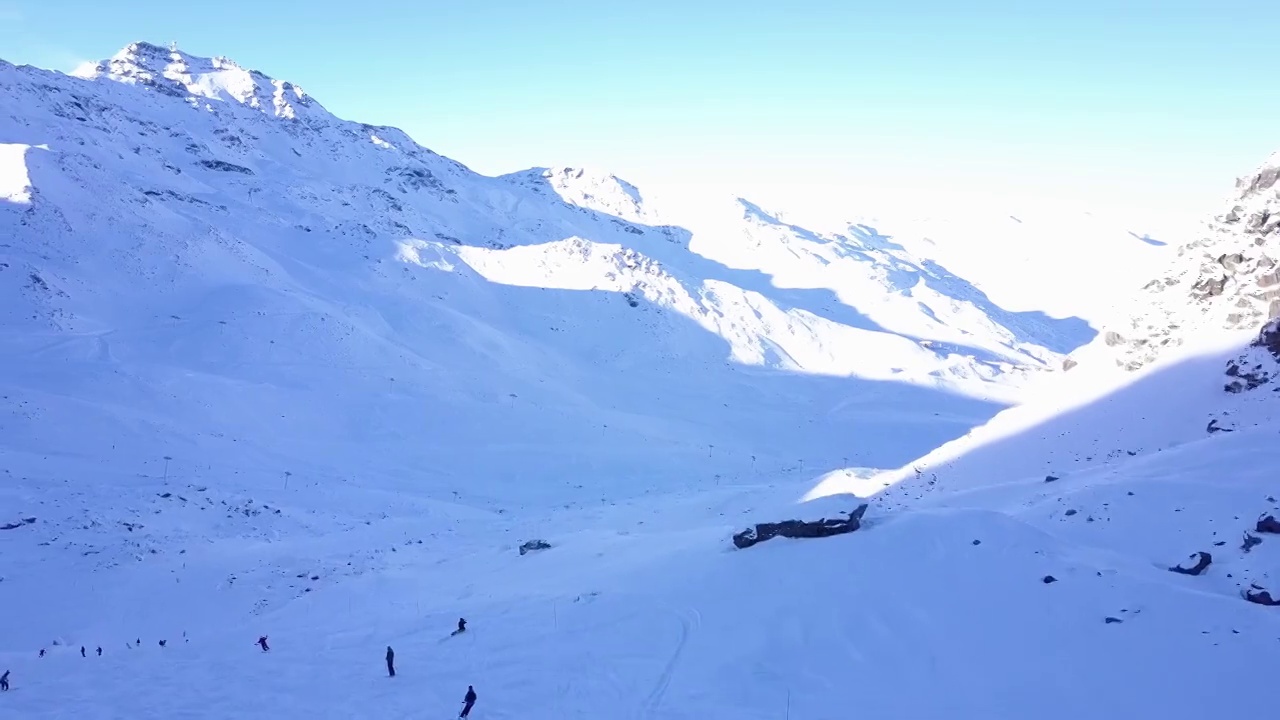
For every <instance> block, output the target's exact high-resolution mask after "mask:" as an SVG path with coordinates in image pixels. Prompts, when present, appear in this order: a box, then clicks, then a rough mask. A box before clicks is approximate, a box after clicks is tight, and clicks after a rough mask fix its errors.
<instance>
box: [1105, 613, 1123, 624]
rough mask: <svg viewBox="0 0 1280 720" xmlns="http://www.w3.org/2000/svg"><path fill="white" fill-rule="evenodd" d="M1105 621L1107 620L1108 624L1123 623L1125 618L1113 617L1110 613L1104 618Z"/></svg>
mask: <svg viewBox="0 0 1280 720" xmlns="http://www.w3.org/2000/svg"><path fill="white" fill-rule="evenodd" d="M1103 622H1105V623H1106V624H1108V625H1110V624H1111V623H1122V622H1124V621H1123V620H1121V619H1120V618H1118V617H1111V616H1110V615H1108V616H1107V617H1106V618H1105V619H1104V620H1103Z"/></svg>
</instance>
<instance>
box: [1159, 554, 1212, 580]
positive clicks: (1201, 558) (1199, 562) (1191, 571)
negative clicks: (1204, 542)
mask: <svg viewBox="0 0 1280 720" xmlns="http://www.w3.org/2000/svg"><path fill="white" fill-rule="evenodd" d="M1191 557H1193V558H1196V564H1195V566H1194V567H1189V568H1184V567H1182V566H1181V565H1174V566H1173V567H1171V568H1169V572H1176V573H1181V574H1183V575H1199V574H1200V573H1202V572H1204V571H1205V569H1206V568H1208V567H1209V565H1210V564H1211V563H1212V562H1213V556H1212V555H1210V554H1209V553H1207V552H1203V551H1202V552H1197V553H1194V554H1192V556H1191Z"/></svg>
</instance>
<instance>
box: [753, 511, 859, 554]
mask: <svg viewBox="0 0 1280 720" xmlns="http://www.w3.org/2000/svg"><path fill="white" fill-rule="evenodd" d="M866 512H867V504H866V503H863V504H861V505H859V506H858V507H857V509H855V510H853V511H852V512H848V513H843V515H844V516H845V517H842V518H841V517H837V518H819V519H817V520H783V521H782V522H776V523H757V524H756V526H755V527H752V528H747V529H746V530H743V531H742V532H739V533H735V534H734V536H733V544H734V545H736V546H738V547H739V548H749V547H751V546H752V545H755V544H756V543H761V542H764V541H765V540H768V539H770V538H774V537H779V536H781V537H789V538H817V537H829V536H831V535H843V534H844V533H851V532H853V531H854V530H857V529H858V528H859V527H861V526H862V516H863V514H864V513H866Z"/></svg>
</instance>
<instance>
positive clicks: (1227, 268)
mask: <svg viewBox="0 0 1280 720" xmlns="http://www.w3.org/2000/svg"><path fill="white" fill-rule="evenodd" d="M1277 179H1280V153H1277V154H1275V155H1272V156H1271V157H1270V158H1269V159H1268V160H1267V161H1266V162H1265V163H1263V164H1262V165H1261V166H1260V167H1259V168H1258V169H1257V171H1256V172H1254V173H1253V174H1252V175H1249V176H1247V177H1245V178H1242V179H1240V180H1239V181H1237V183H1236V191H1235V192H1234V193H1233V194H1232V196H1231V198H1230V199H1229V200H1228V201H1227V203H1226V208H1225V209H1224V210H1223V212H1221V213H1220V214H1218V215H1217V216H1216V217H1214V218H1213V219H1212V220H1210V221H1209V222H1207V223H1206V224H1205V226H1204V227H1203V229H1202V232H1200V233H1199V236H1198V237H1197V238H1196V239H1195V240H1193V241H1191V242H1188V243H1186V244H1184V245H1182V246H1181V247H1179V248H1178V250H1177V255H1176V257H1175V258H1173V259H1172V260H1171V261H1170V263H1169V267H1168V268H1167V269H1166V271H1165V272H1164V274H1162V276H1160V277H1158V278H1156V279H1154V280H1151V281H1150V282H1149V283H1147V285H1146V286H1145V287H1144V288H1143V290H1142V293H1141V295H1140V296H1139V297H1138V298H1137V300H1136V303H1135V304H1136V306H1137V308H1138V311H1137V312H1136V313H1133V314H1132V316H1131V317H1130V318H1129V319H1128V320H1127V321H1125V322H1120V323H1117V324H1115V325H1114V326H1112V327H1109V328H1107V329H1106V332H1105V333H1104V334H1103V335H1102V337H1101V338H1100V339H1099V341H1098V347H1090V348H1085V349H1084V350H1082V351H1081V352H1080V353H1079V358H1078V359H1079V360H1080V361H1083V360H1084V358H1086V357H1095V356H1096V357H1109V358H1112V359H1113V360H1114V362H1115V364H1116V365H1118V366H1120V367H1122V368H1124V369H1125V370H1137V369H1139V368H1142V367H1144V366H1146V365H1148V364H1150V363H1152V362H1154V361H1156V360H1158V359H1160V358H1161V357H1163V356H1164V355H1165V354H1167V353H1170V352H1173V351H1175V350H1176V351H1178V352H1184V351H1187V350H1190V349H1193V346H1199V345H1205V346H1216V345H1222V344H1230V343H1233V342H1238V343H1240V344H1243V343H1245V342H1247V341H1248V340H1249V338H1250V337H1251V336H1253V335H1254V334H1256V333H1258V331H1259V330H1260V329H1262V328H1263V326H1264V325H1266V324H1267V323H1268V321H1271V320H1275V319H1276V318H1278V317H1280V269H1278V268H1277V261H1276V258H1277V254H1278V253H1277V249H1276V247H1275V246H1276V243H1277V240H1276V238H1277V236H1278V235H1280V233H1277V228H1280V188H1278V187H1277V186H1276V183H1277ZM1075 360H1076V358H1073V359H1069V360H1068V362H1067V365H1068V366H1070V365H1072V364H1074V361H1075Z"/></svg>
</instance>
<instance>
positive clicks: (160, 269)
mask: <svg viewBox="0 0 1280 720" xmlns="http://www.w3.org/2000/svg"><path fill="white" fill-rule="evenodd" d="M77 75H78V77H69V76H63V75H59V74H56V73H48V72H44V71H40V70H36V69H33V68H27V67H14V66H12V65H7V64H4V63H0V143H2V144H0V323H2V324H3V330H4V332H2V333H0V368H2V369H3V372H0V620H3V625H0V627H2V628H3V632H0V672H3V671H4V670H10V671H11V673H12V674H11V676H10V681H11V683H12V690H11V691H10V692H8V693H0V717H14V718H24V719H26V718H37V719H38V718H63V717H77V718H85V719H86V720H95V719H97V718H112V719H116V718H130V719H146V718H157V719H159V718H165V719H169V718H281V717H299V718H302V717H306V718H388V717H390V718H400V717H403V718H409V717H415V718H416V717H442V718H447V717H453V716H454V715H455V714H456V713H457V712H458V711H459V709H460V707H461V701H462V696H463V694H464V693H465V692H466V689H467V686H468V685H474V686H475V689H476V692H477V694H478V695H479V700H478V702H477V704H476V706H475V710H474V711H473V713H472V715H471V717H472V718H477V719H479V720H499V719H501V718H522V719H524V720H539V719H541V718H547V719H551V718H555V719H556V720H563V719H564V718H593V719H598V718H637V719H639V718H653V719H655V720H656V719H659V718H668V719H671V720H676V719H678V718H700V719H705V718H720V717H724V718H737V719H743V720H746V719H751V718H760V719H761V720H763V719H765V718H771V719H772V718H790V717H795V718H806V719H809V720H821V719H825V718H830V719H832V720H835V719H837V718H847V717H851V716H853V717H860V716H868V717H894V718H935V717H946V718H950V719H953V720H956V719H964V718H974V719H978V718H983V719H985V718H1021V717H1035V718H1039V719H1042V720H1054V719H1056V718H1063V719H1066V718H1071V719H1072V720H1076V719H1077V718H1080V717H1091V718H1133V717H1146V716H1152V717H1161V718H1166V719H1167V718H1203V717H1207V716H1213V717H1235V716H1243V715H1245V714H1246V713H1256V711H1257V709H1258V708H1260V707H1265V706H1266V703H1267V702H1269V701H1270V698H1271V693H1270V688H1271V685H1272V675H1274V672H1273V663H1272V662H1271V660H1273V659H1274V657H1275V654H1276V652H1277V647H1280V645H1278V644H1277V643H1280V609H1277V608H1274V607H1265V606H1263V605H1259V604H1253V603H1249V602H1246V601H1245V600H1244V598H1243V597H1242V593H1243V592H1245V591H1249V590H1255V591H1256V590H1257V589H1258V588H1266V589H1268V590H1269V591H1270V592H1272V593H1273V595H1275V596H1280V583H1277V579H1276V578H1275V577H1274V575H1275V572H1276V571H1275V568H1276V567H1277V566H1276V561H1277V560H1280V538H1277V537H1275V536H1274V535H1271V534H1267V533H1259V532H1256V530H1255V523H1256V522H1257V520H1258V519H1259V517H1260V516H1263V515H1265V514H1267V513H1280V502H1278V501H1277V500H1276V498H1277V497H1280V483H1277V482H1276V481H1275V480H1274V478H1273V477H1272V475H1273V473H1271V472H1270V470H1269V469H1270V468H1272V467H1274V466H1275V464H1276V461H1277V460H1280V458H1277V453H1278V452H1280V450H1277V449H1276V448H1277V447H1280V446H1278V445H1277V443H1276V437H1275V434H1276V432H1277V425H1276V418H1275V416H1274V411H1273V410H1272V407H1273V406H1274V404H1275V399H1274V395H1273V392H1274V389H1275V386H1274V385H1273V384H1272V382H1271V378H1272V377H1273V376H1274V375H1275V373H1276V371H1277V369H1278V366H1277V361H1276V357H1275V355H1273V352H1280V350H1276V348H1280V343H1278V342H1275V336H1276V333H1275V332H1274V328H1270V326H1268V328H1270V329H1263V328H1262V323H1263V321H1265V319H1266V318H1265V317H1263V316H1264V315H1265V314H1266V313H1265V311H1264V310H1258V311H1257V313H1255V314H1249V315H1248V316H1247V317H1242V316H1241V312H1240V309H1239V308H1241V307H1244V305H1242V304H1241V303H1242V298H1243V299H1248V300H1249V301H1250V302H1254V301H1255V300H1256V303H1263V302H1264V300H1265V297H1263V296H1258V297H1255V294H1256V293H1255V286H1256V287H1257V288H1260V289H1259V290H1258V292H1264V293H1265V291H1266V288H1268V287H1270V285H1268V283H1269V282H1270V280H1269V277H1270V276H1269V275H1268V268H1269V267H1270V265H1268V264H1267V262H1266V261H1265V258H1266V255H1265V253H1266V252H1268V251H1269V247H1268V246H1267V243H1269V242H1272V240H1271V238H1272V237H1273V236H1274V233H1272V230H1273V229H1274V228H1273V227H1270V226H1268V225H1267V223H1268V222H1269V221H1268V219H1267V218H1269V217H1270V212H1271V210H1270V208H1271V205H1270V203H1272V202H1273V201H1274V198H1272V195H1273V194H1274V193H1273V191H1271V189H1270V188H1271V186H1270V185H1268V184H1267V183H1266V182H1265V181H1258V180H1257V179H1256V178H1255V180H1254V181H1251V182H1246V183H1245V184H1244V185H1242V187H1241V189H1240V192H1239V193H1238V195H1239V197H1236V198H1233V199H1232V202H1233V205H1231V206H1229V208H1234V207H1235V205H1236V204H1239V206H1240V208H1241V209H1240V210H1239V211H1238V212H1236V211H1235V210H1230V209H1229V210H1228V212H1227V213H1226V214H1224V216H1223V217H1222V218H1218V219H1215V221H1214V222H1213V223H1210V225H1209V226H1208V227H1209V231H1208V234H1202V233H1200V232H1199V231H1198V230H1196V229H1188V231H1187V234H1188V236H1189V237H1194V239H1192V240H1185V239H1177V242H1178V243H1180V244H1181V247H1179V248H1177V253H1176V254H1175V253H1174V252H1173V247H1172V246H1170V247H1169V248H1167V249H1166V247H1165V245H1164V244H1163V243H1164V242H1165V241H1163V240H1156V239H1153V238H1150V237H1146V236H1145V235H1143V234H1142V233H1141V232H1138V231H1137V230H1138V229H1124V228H1108V229H1105V230H1104V229H1102V228H1099V227H1097V223H1096V222H1095V221H1092V220H1090V221H1082V220H1074V221H1072V222H1071V223H1066V224H1065V225H1064V224H1063V223H1062V222H1059V219H1057V218H1054V217H1053V216H1051V215H1041V216H1033V215H1026V216H1025V217H1023V216H1018V217H1016V218H1014V219H1015V220H1016V223H1015V224H1016V225H1017V226H1018V227H1017V228H1014V227H1012V226H1004V225H999V226H997V225H996V224H994V223H975V224H974V225H973V226H972V228H971V229H967V230H966V228H965V226H964V225H963V224H962V223H957V222H954V221H952V222H947V223H944V224H942V225H938V224H936V221H935V220H933V219H928V220H921V221H919V222H917V223H915V224H912V223H907V222H905V221H904V223H903V225H902V226H901V231H899V230H898V229H895V228H894V227H890V226H887V225H886V226H884V227H880V226H878V225H875V224H872V223H869V222H867V221H866V219H865V218H864V219H863V220H862V221H856V222H847V221H842V222H839V223H828V222H823V223H816V224H814V225H805V224H797V223H803V222H804V221H801V220H793V219H791V218H789V217H788V218H787V219H786V220H783V219H782V215H781V214H779V213H778V212H776V211H771V210H768V209H765V208H762V207H759V206H757V205H755V204H753V203H752V202H750V201H749V200H747V199H743V198H738V197H728V198H720V199H710V198H697V199H693V198H687V197H672V196H665V197H664V196H663V195H662V193H661V190H657V191H655V192H654V194H653V195H652V196H651V195H650V194H649V191H648V190H647V189H641V188H637V187H635V186H633V185H631V184H629V183H627V182H625V181H623V180H620V179H618V178H616V177H613V176H611V175H608V174H607V173H599V172H591V171H584V170H581V169H567V168H554V169H543V168H537V169H531V170H528V171H524V172H519V173H513V174H511V175H506V176H501V177H496V178H494V177H485V176H481V175H478V174H475V173H473V172H471V171H470V170H468V169H467V168H466V167H464V166H462V165H460V164H458V163H456V162H454V161H452V160H449V159H446V158H442V157H440V156H438V155H436V154H434V153H432V152H431V151H429V150H427V149H425V148H423V147H421V146H419V145H417V144H416V143H414V142H413V141H412V140H410V139H409V138H408V137H407V136H405V135H404V134H403V133H401V132H400V131H398V130H396V129H394V128H387V127H375V126H370V125H362V124H359V123H353V122H347V121H344V120H340V119H338V118H335V117H334V116H332V115H331V114H329V113H328V112H327V111H325V110H324V108H323V107H322V106H321V105H320V104H319V103H318V102H317V101H316V100H315V99H313V98H311V97H310V96H309V95H307V94H306V93H305V92H304V91H302V90H301V89H300V88H298V87H296V86H294V85H292V84H290V83H287V82H284V81H279V80H274V79H272V78H270V77H268V76H266V75H264V74H262V73H260V72H257V71H253V70H247V69H244V68H241V67H239V66H238V65H236V64H235V63H234V62H232V61H230V60H227V59H225V58H213V59H210V58H198V57H194V56H190V55H188V54H186V53H182V52H179V51H171V50H168V49H164V48H160V47H157V46H154V45H149V44H145V43H138V44H134V45H131V46H129V47H127V48H125V49H124V50H122V51H121V52H120V53H119V54H117V55H116V56H115V57H113V58H112V59H110V60H108V61H104V62H103V63H99V64H97V65H94V66H89V67H87V68H84V69H83V70H81V71H79V72H77ZM1267 172H1268V171H1267V170H1266V166H1264V169H1263V170H1261V171H1260V174H1259V175H1258V176H1257V177H1263V178H1264V179H1265V176H1266V175H1267ZM1274 181H1275V180H1274V178H1272V183H1274ZM1237 201H1238V202H1237ZM1012 211H1013V209H1011V212H1012ZM1233 212H1235V213H1236V216H1237V220H1234V221H1233V220H1230V217H1231V213H1233ZM1255 217H1262V220H1261V222H1257V223H1255V222H1254V220H1253V218H1255ZM1130 230H1134V232H1130ZM891 232H892V233H893V234H890V233H891ZM1044 233H1049V234H1044ZM1053 233H1056V234H1053ZM966 234H967V236H966ZM1065 236H1070V238H1071V239H1072V241H1073V242H1074V243H1075V244H1074V245H1072V246H1071V247H1070V248H1068V249H1063V248H1062V247H1057V246H1056V245H1055V243H1054V242H1052V241H1051V240H1049V239H1046V238H1058V237H1065ZM1206 237H1208V238H1216V239H1215V240H1214V241H1212V242H1210V241H1209V240H1206V239H1205V238H1206ZM1256 238H1261V239H1262V241H1261V242H1259V241H1257V240H1256ZM1169 240H1170V241H1172V240H1174V238H1170V239H1169ZM1218 242H1221V243H1226V245H1227V246H1229V247H1231V248H1232V251H1233V252H1234V251H1235V249H1237V248H1242V249H1241V250H1240V252H1241V253H1242V257H1241V259H1240V260H1236V259H1234V258H1231V259H1229V261H1227V262H1226V263H1225V264H1224V262H1223V261H1222V260H1221V259H1217V255H1218V254H1221V253H1215V247H1217V244H1216V243H1218ZM1051 246H1052V247H1051ZM1036 247H1043V248H1045V250H1044V251H1043V252H1042V251H1040V250H1037V249H1035V248H1036ZM966 248H967V249H966ZM1055 248H1056V249H1055ZM1250 248H1254V249H1250ZM978 249H980V250H978ZM1255 249H1256V250H1255ZM1248 253H1253V254H1252V255H1249V256H1248V257H1244V254H1248ZM1258 253H1262V255H1261V256H1259V255H1258ZM1098 257H1106V258H1110V262H1109V264H1107V265H1106V267H1105V268H1103V269H1101V270H1099V271H1098V273H1097V274H1096V275H1093V276H1090V277H1091V278H1093V279H1091V280H1083V279H1081V274H1083V273H1085V271H1086V270H1088V268H1089V267H1090V262H1089V261H1088V259H1089V258H1098ZM1224 257H1225V256H1224ZM1068 261H1072V264H1068ZM1160 262H1167V263H1168V264H1169V268H1170V269H1168V270H1167V271H1165V273H1164V277H1166V278H1178V281H1177V282H1167V283H1161V284H1160V291H1159V294H1158V296H1157V297H1156V299H1155V300H1153V299H1152V298H1151V297H1149V295H1150V291H1151V287H1152V286H1151V285H1149V284H1148V285H1147V294H1141V295H1139V296H1138V299H1137V300H1136V301H1132V300H1129V301H1122V300H1120V298H1123V297H1127V296H1128V295H1127V294H1128V293H1129V292H1130V291H1133V290H1136V289H1137V288H1141V287H1143V286H1144V284H1147V283H1148V281H1149V280H1150V279H1151V277H1156V276H1157V275H1158V274H1159V272H1160V271H1159V269H1158V268H1159V263H1160ZM1055 267H1056V268H1058V270H1059V273H1060V274H1059V275H1057V276H1054V277H1052V278H1045V280H1044V281H1043V282H1040V281H1039V280H1038V279H1037V277H1036V275H1035V273H1046V272H1049V271H1051V270H1052V269H1054V268H1055ZM1019 268H1021V269H1022V270H1023V272H1021V273H1020V272H1017V271H1018V269H1019ZM1206 268H1207V269H1206ZM1223 268H1227V271H1226V272H1229V276H1228V277H1227V279H1225V280H1222V281H1221V282H1219V280H1218V279H1217V278H1218V275H1219V274H1220V271H1222V269H1223ZM1072 273H1076V274H1075V275H1073V274H1072ZM1204 273H1208V275H1207V276H1206V277H1208V278H1209V280H1210V281H1211V282H1210V284H1209V285H1204V284H1203V283H1202V282H1201V278H1200V277H1199V274H1204ZM1042 277H1043V276H1042ZM1246 281H1247V282H1246ZM1082 283H1088V287H1087V292H1082V291H1081V287H1080V285H1081V284H1082ZM1231 283H1236V284H1235V285H1232V284H1231ZM1246 285H1248V287H1246ZM1192 288H1199V289H1198V290H1194V291H1193V290H1192ZM1206 288H1208V290H1206ZM1215 288H1216V290H1214V289H1215ZM1209 290H1214V291H1213V292H1210V291H1209ZM1188 292H1194V295H1192V296H1189V297H1188V296H1187V295H1186V293H1188ZM1180 293H1181V294H1180ZM1183 300H1185V302H1183ZM1249 307H1251V308H1252V307H1254V306H1253V305H1250V306H1249ZM1257 307H1259V308H1262V307H1265V306H1264V305H1262V304H1259V305H1257ZM1117 313H1119V314H1118V315H1117ZM1152 317H1160V318H1168V322H1164V323H1161V322H1157V321H1149V320H1146V319H1147V318H1152ZM1140 320H1141V322H1140ZM1193 320H1194V322H1193ZM1144 322H1145V323H1148V325H1149V326H1148V325H1144ZM1156 325H1158V326H1159V327H1155V326H1156ZM1227 326H1229V327H1227ZM1104 327H1121V328H1125V333H1124V337H1123V338H1122V339H1121V340H1117V339H1116V337H1113V336H1112V334H1109V333H1108V332H1103V333H1100V332H1099V330H1100V329H1102V328H1104ZM1153 328H1154V329H1153ZM1260 329H1263V332H1262V334H1261V335H1259V330H1260ZM1217 330H1221V331H1222V332H1217ZM1117 335H1118V334H1117ZM1255 338H1260V340H1259V342H1258V344H1256V345H1249V343H1250V342H1252V341H1253V340H1254V339H1255ZM1166 339H1167V342H1166ZM1134 348H1137V350H1134ZM1133 352H1138V353H1139V354H1141V356H1142V357H1143V359H1144V362H1142V363H1138V364H1136V365H1135V363H1132V362H1128V361H1127V358H1129V357H1131V356H1132V353H1133ZM1064 366H1066V367H1070V368H1071V369H1069V370H1067V371H1065V372H1064V371H1062V368H1063V367H1064ZM1125 368H1129V369H1132V370H1135V372H1127V371H1126V370H1125ZM1232 382H1238V383H1240V384H1241V385H1240V387H1237V388H1236V389H1235V390H1233V391H1230V392H1228V391H1227V389H1225V388H1226V387H1227V386H1229V385H1230V383H1232ZM1246 386H1247V388H1248V389H1244V388H1245V387H1246ZM864 499H865V500H866V501H867V502H870V505H871V507H870V510H869V511H868V513H867V515H866V518H865V524H864V526H863V528H862V529H860V530H858V531H857V532H854V533H851V534H846V535H841V536H838V537H830V538H822V539H809V540H791V539H785V538H774V539H770V540H768V541H765V542H763V543H761V544H759V545H757V546H755V547H752V548H749V549H746V550H737V549H735V548H734V547H733V545H732V543H731V540H730V538H731V536H732V534H733V533H734V532H736V531H738V530H741V529H743V528H745V527H747V526H748V525H749V524H752V523H757V522H768V521H780V520H787V519H797V518H803V519H812V518H815V517H822V516H827V517H830V516H831V514H832V513H833V512H836V511H838V510H841V509H852V508H853V507H856V505H857V504H858V503H859V502H862V501H863V500H864ZM1250 537H1252V538H1254V540H1248V538H1250ZM535 540H541V541H544V542H545V543H546V544H548V545H549V546H550V547H547V548H545V549H539V550H533V551H531V552H527V553H522V552H521V551H520V548H521V546H522V545H523V544H525V543H527V542H530V541H535ZM1259 540H1260V541H1261V542H1258V541H1259ZM1198 552H1208V553H1210V554H1211V555H1212V564H1211V565H1210V566H1209V568H1208V570H1207V571H1205V572H1204V573H1203V574H1201V575H1198V576H1191V575H1186V574H1182V573H1175V572H1170V571H1169V568H1170V567H1172V566H1176V565H1179V564H1182V565H1183V566H1184V567H1190V566H1191V565H1192V564H1193V562H1194V560H1193V559H1192V557H1191V556H1192V555H1193V554H1194V553H1198ZM459 617H465V618H466V619H467V621H468V630H467V631H466V632H465V633H463V634H460V635H457V636H452V637H451V636H450V632H451V631H452V630H453V629H454V628H455V627H456V623H457V620H458V618H459ZM261 635H268V636H269V642H270V644H271V651H270V652H262V651H260V650H259V648H257V647H256V646H255V645H254V640H255V639H256V638H258V637H259V636H261ZM161 640H164V641H165V642H166V644H165V646H164V647H161V646H160V645H159V642H160V641H161ZM138 641H141V642H140V643H139V642H138ZM81 646H84V647H85V648H86V652H87V657H81V656H80V648H81ZM387 646H391V647H393V648H394V650H395V654H396V665H397V674H396V677H395V678H388V677H387V675H386V671H385V667H384V663H383V655H384V653H385V650H386V648H387ZM98 647H101V648H102V650H103V654H102V655H101V656H100V657H99V656H98V655H97V654H96V650H97V648H98ZM42 649H44V650H45V651H46V654H45V655H44V656H43V657H41V656H40V651H41V650H42Z"/></svg>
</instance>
